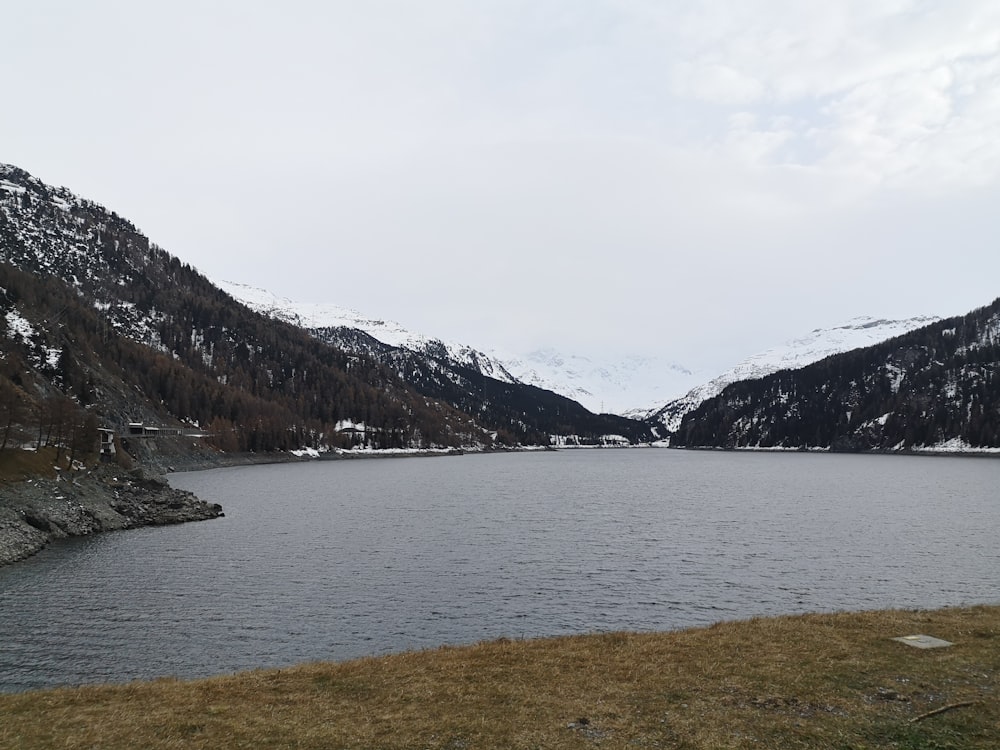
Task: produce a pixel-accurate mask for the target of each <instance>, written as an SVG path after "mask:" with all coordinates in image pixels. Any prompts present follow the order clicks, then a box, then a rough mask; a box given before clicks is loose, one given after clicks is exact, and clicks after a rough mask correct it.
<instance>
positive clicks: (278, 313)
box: [217, 281, 652, 443]
mask: <svg viewBox="0 0 1000 750" xmlns="http://www.w3.org/2000/svg"><path fill="white" fill-rule="evenodd" d="M217 283H218V285H219V287H220V288H222V289H224V290H226V291H227V292H228V293H229V294H231V295H232V296H233V297H234V298H235V299H237V300H239V301H241V302H243V303H244V304H245V305H247V306H248V307H249V308H250V309H252V310H255V311H257V312H260V313H262V314H264V315H268V316H270V317H272V318H275V319H277V320H282V321H287V322H289V323H292V324H294V325H296V326H299V327H300V328H302V329H303V330H306V331H308V332H309V333H310V334H311V335H312V336H314V337H315V338H317V339H319V340H320V341H323V342H325V343H328V344H330V345H332V346H335V347H337V348H338V349H341V350H343V351H346V352H351V353H354V354H359V355H363V356H366V357H370V358H373V359H375V360H377V361H379V362H381V363H382V364H383V365H385V366H386V367H387V368H388V369H390V370H391V371H392V372H394V373H396V374H397V375H398V376H399V377H400V378H401V379H402V380H403V381H404V382H406V383H407V384H409V385H410V386H411V387H412V388H414V389H415V390H416V391H418V392H419V393H421V394H423V395H425V396H428V397H431V398H434V399H439V400H441V401H444V402H445V403H448V404H450V405H451V406H453V407H454V408H456V409H459V410H462V411H464V412H466V413H469V414H473V415H476V418H477V420H479V421H480V422H482V423H485V424H490V425H494V426H496V429H498V430H499V431H500V434H502V435H503V436H504V437H505V439H506V440H511V439H513V437H514V436H515V435H517V436H520V437H521V439H522V440H523V439H524V438H526V437H529V436H530V438H531V439H532V440H533V441H534V442H545V441H546V439H547V436H551V435H558V436H562V437H568V436H573V437H574V440H573V441H572V442H576V441H577V440H579V441H582V442H585V443H587V442H589V443H594V442H599V441H600V440H601V439H602V437H603V436H607V435H615V436H623V437H625V438H627V439H628V440H629V441H631V442H642V441H648V440H649V439H651V438H652V433H651V432H650V430H649V428H648V426H646V425H644V424H643V423H641V422H639V421H637V420H633V419H627V418H624V417H619V416H616V415H611V414H594V413H593V412H591V411H589V410H588V409H586V408H585V407H584V406H582V405H581V404H580V403H578V402H577V401H576V400H574V399H572V398H570V397H567V396H565V395H564V394H563V393H559V392H555V391H554V390H552V389H547V388H544V387H539V386H537V385H534V384H532V383H526V382H523V381H522V380H521V379H519V378H517V377H515V376H513V375H512V374H511V372H510V370H509V369H508V367H507V363H506V362H504V361H503V360H501V359H500V358H498V357H497V356H496V355H494V354H487V353H485V352H482V351H480V350H477V349H475V348H473V347H471V346H468V345H464V344H458V343H454V342H446V341H443V340H441V339H438V338H432V337H430V336H426V335H423V334H418V333H414V332H413V331H410V330H408V329H406V328H404V327H403V326H401V325H400V324H398V323H395V322H392V321H388V320H384V319H381V318H372V317H369V316H365V315H362V314H361V313H359V312H357V311H355V310H350V309H348V308H344V307H338V306H336V305H330V304H309V303H296V302H292V301H291V300H288V299H285V298H282V297H278V296H276V295H274V294H272V293H270V292H267V291H265V290H262V289H257V288H254V287H250V286H246V285H243V284H237V283H234V282H229V281H222V282H217ZM560 442H563V441H560Z"/></svg>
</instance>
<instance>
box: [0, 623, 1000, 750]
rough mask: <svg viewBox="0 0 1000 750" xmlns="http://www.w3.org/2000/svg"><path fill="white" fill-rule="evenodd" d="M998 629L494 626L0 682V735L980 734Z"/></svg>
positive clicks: (38, 741)
mask: <svg viewBox="0 0 1000 750" xmlns="http://www.w3.org/2000/svg"><path fill="white" fill-rule="evenodd" d="M918 633H920V634H930V635H932V636H933V637H934V638H938V639H941V641H940V643H943V644H945V645H944V646H943V647H938V648H931V649H929V650H927V649H921V648H912V647H910V646H909V645H904V643H905V642H906V641H907V640H908V639H912V638H917V637H919V636H916V635H914V634H918ZM998 638H1000V605H996V604H985V605H966V606H961V607H945V608H941V609H932V610H921V609H914V610H893V609H887V610H869V611H862V612H834V613H825V614H823V613H820V614H803V615H785V616H776V617H766V618H750V619H746V620H737V621H724V622H719V623H716V624H714V625H710V626H706V627H699V628H689V629H683V630H675V631H661V632H650V633H638V632H625V631H620V632H603V633H587V634H578V635H567V636H556V637H549V638H533V639H526V640H510V639H506V638H501V639H497V640H491V641H483V642H480V643H476V644H470V645H466V646H440V647H437V648H431V649H426V650H420V651H409V652H401V653H396V654H389V655H385V656H372V657H365V658H361V659H356V660H351V661H345V662H322V661H320V662H309V663H304V664H299V665H296V666H292V667H285V668H281V669H266V670H250V671H244V672H237V673H233V674H220V675H217V676H214V677H208V678H201V679H196V680H178V679H171V678H161V679H157V680H151V681H139V682H130V683H126V684H103V685H84V686H75V687H74V686H67V687H61V688H48V689H43V690H32V691H26V692H15V693H0V711H2V712H3V713H4V715H5V719H7V720H6V721H5V722H4V723H3V725H0V745H4V746H7V745H10V746H15V745H16V746H18V747H23V748H26V749H30V748H39V749H40V748H48V747H56V746H59V747H70V746H72V747H83V746H87V747H98V746H99V747H104V748H109V749H115V748H131V747H137V746H143V747H149V748H157V747H162V748H168V747H169V748H176V747H182V746H183V747H196V748H206V749H207V748H220V747H236V746H240V747H263V746H267V747H292V746H295V747H313V748H319V747H324V748H325V747H330V748H348V747H384V748H393V749H396V748H398V749H399V750H403V749H404V748H410V747H428V748H439V749H440V750H448V749H451V750H454V748H467V747H510V748H524V749H525V750H527V749H528V748H535V747H549V748H565V749H566V750H570V749H571V748H580V747H584V746H588V747H589V746H595V745H600V746H602V747H609V748H630V747H653V746H655V747H681V746H683V747H685V748H691V750H695V749H696V748H699V749H700V748H706V749H707V748H711V750H719V749H720V748H732V750H736V749H737V748H745V747H748V746H750V745H753V746H760V747H869V748H873V750H874V748H885V749H886V750H888V749H889V748H900V747H907V748H916V747H927V748H929V747H942V748H943V747H984V748H985V747H995V746H996V738H997V735H996V728H997V726H1000V703H997V701H996V700H995V697H996V692H997V689H998V688H1000V684H998V678H997V675H1000V669H998V667H1000V662H998V654H1000V651H998V649H997V648H996V643H997V639H998ZM900 641H902V642H900Z"/></svg>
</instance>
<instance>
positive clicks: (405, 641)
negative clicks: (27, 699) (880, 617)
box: [0, 449, 1000, 691]
mask: <svg viewBox="0 0 1000 750" xmlns="http://www.w3.org/2000/svg"><path fill="white" fill-rule="evenodd" d="M998 478H1000V462H998V461H996V460H993V459H976V458H929V457H928V458H925V457H901V456H853V455H826V454H821V455H817V454H746V453H719V452H695V451H668V450H654V449H647V450H586V451H584V450H581V451H560V452H557V453H529V454H500V455H467V456H461V457H441V458H428V459H415V458H413V459H392V460H357V461H321V462H313V463H308V464H283V465H270V466H253V467H244V468H237V469H220V470H214V471H207V472H195V473H189V474H177V475H173V476H172V477H171V482H172V483H173V484H174V485H175V486H177V487H182V488H185V489H190V490H192V491H194V492H196V493H197V494H198V495H199V496H200V497H202V498H203V499H205V500H209V501H213V502H220V503H222V505H223V506H224V508H225V510H226V517H225V518H223V519H218V520H213V521H205V522H200V523H195V524H186V525H182V526H173V527H163V528H153V529H139V530H134V531H128V532H120V533H111V534H103V535H97V536H94V537H90V538H84V539H75V540H67V541H66V542H62V543H59V544H56V545H53V546H52V547H50V548H49V549H47V550H44V551H43V552H42V553H40V554H39V555H37V556H35V557H33V558H31V559H29V560H26V561H24V562H21V563H17V564H15V565H12V566H9V567H7V568H0V690H7V691H9V690H22V689H28V688H33V687H40V686H46V685H54V684H77V683H85V682H106V681H114V682H121V681H127V680H131V679H136V678H151V677H156V676H164V675H177V676H181V677H195V676H205V675H211V674H218V673H226V672H232V671H236V670H242V669H248V668H254V667H268V666H283V665H289V664H293V663H297V662H302V661H309V660H317V659H323V660H329V659H333V660H343V659H349V658H354V657H358V656H363V655H369V654H382V653H387V652H393V651H400V650H405V649H414V648H425V647H433V646H437V645H441V644H460V643H471V642H475V641H478V640H482V639H492V638H497V637H500V636H505V637H509V638H522V637H536V636H547V635H560V634H568V633H582V632H595V631H608V630H619V629H626V630H663V629H670V628H679V627H685V626H691V625H704V624H708V623H712V622H717V621H719V620H726V619H736V618H745V617H749V616H752V615H770V614H785V613H796V612H805V611H831V610H843V609H851V610H859V609H870V608H882V607H938V606H944V605H957V604H971V603H982V602H996V601H998V600H1000V593H998V587H997V582H998V581H1000V553H998V546H997V544H996V538H995V537H996V530H997V529H1000V502H998V499H997V493H996V487H997V486H998V482H997V480H998Z"/></svg>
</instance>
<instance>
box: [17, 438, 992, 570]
mask: <svg viewBox="0 0 1000 750" xmlns="http://www.w3.org/2000/svg"><path fill="white" fill-rule="evenodd" d="M133 447H134V448H138V449H139V450H137V451H136V452H137V453H140V454H141V455H140V456H138V457H137V458H138V465H139V468H135V469H131V470H126V469H124V468H122V467H118V466H112V465H110V464H102V465H99V466H97V467H94V468H93V469H91V470H89V471H86V472H79V473H74V472H63V473H61V474H60V475H59V476H57V477H56V478H55V479H49V478H39V477H36V478H32V479H25V480H22V481H18V482H9V483H7V484H4V485H0V487H2V492H0V567H3V566H6V565H10V564H12V563H15V562H18V561H20V560H24V559H26V558H28V557H30V556H32V555H34V554H36V553H37V552H39V551H40V550H42V549H44V548H45V547H46V546H47V545H48V544H49V543H50V542H51V541H52V540H54V539H60V538H65V537H70V536H87V535H90V534H95V533H100V532H102V531H120V530H124V529H132V528H140V527H143V526H160V525H166V524H176V523H186V522H189V521H202V520H209V519H212V518H219V517H222V516H224V515H225V513H224V511H223V508H222V507H221V506H220V505H219V504H217V503H212V502H208V501H204V500H201V499H200V498H198V497H197V496H195V495H194V494H193V493H190V492H187V491H185V490H178V489H175V488H173V487H171V486H170V484H169V482H168V480H167V478H166V475H167V474H180V473H187V472H191V471H206V470H209V469H220V468H232V467H240V466H255V465H265V464H279V463H281V464H283V463H306V462H312V461H352V460H372V459H387V458H438V457H452V456H463V455H470V454H477V455H478V454H489V453H534V452H555V451H560V450H569V451H575V450H606V449H613V450H623V449H627V448H628V449H636V448H638V449H648V448H665V449H667V450H678V451H686V450H690V451H718V452H729V453H780V454H798V453H806V454H810V455H815V454H817V453H823V454H834V453H837V451H831V450H829V449H811V450H809V449H806V450H803V449H776V448H716V447H686V446H685V447H681V446H677V447H674V446H667V445H663V444H656V443H643V444H639V445H630V446H559V447H552V446H540V447H527V448H505V449H490V450H483V449H475V448H418V449H412V450H406V449H393V450H385V451H380V450H364V451H335V452H324V453H320V452H317V451H301V452H299V451H294V452H288V453H272V454H257V453H228V454H227V453H218V452H215V451H213V450H210V449H207V448H205V447H204V446H202V445H199V444H192V443H191V442H190V441H189V440H186V439H184V438H159V439H157V441H156V443H153V442H152V441H144V442H143V443H142V444H140V445H136V446H133ZM857 454H862V455H871V456H921V457H922V456H929V457H934V458H956V457H958V458H998V457H1000V452H997V451H944V450H920V451H912V450H911V451H859V452H857V453H856V454H854V455H857Z"/></svg>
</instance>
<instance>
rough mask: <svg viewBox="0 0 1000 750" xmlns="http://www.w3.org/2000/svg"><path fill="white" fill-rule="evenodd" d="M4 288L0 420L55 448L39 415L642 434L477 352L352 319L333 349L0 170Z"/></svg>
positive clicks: (295, 430)
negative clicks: (443, 357)
mask: <svg viewBox="0 0 1000 750" xmlns="http://www.w3.org/2000/svg"><path fill="white" fill-rule="evenodd" d="M0 287H2V293H0V403H4V404H9V406H5V407H4V408H3V411H0V426H4V425H5V426H6V427H9V428H10V431H11V432H18V434H19V438H20V439H21V441H22V442H23V441H24V440H25V439H26V438H27V436H29V435H30V434H32V433H36V439H35V440H34V441H33V442H34V443H36V444H42V443H50V444H59V445H62V444H64V443H67V441H68V438H67V437H66V436H63V435H51V436H50V435H48V434H42V433H45V432H46V430H47V429H49V427H50V426H51V425H49V426H46V424H43V423H48V422H50V421H51V420H49V418H48V417H46V416H43V412H46V410H48V411H57V410H63V411H66V412H67V413H72V415H73V419H75V420H77V421H78V422H79V425H77V427H78V428H79V429H78V430H77V431H78V432H81V434H83V433H84V432H85V433H86V434H88V435H90V436H91V437H93V435H94V434H95V433H94V429H96V428H95V424H96V423H101V424H104V425H106V426H108V427H110V428H113V429H115V430H116V431H118V432H122V431H124V429H125V427H126V426H127V425H128V424H129V423H130V422H144V423H148V424H152V425H159V426H161V427H163V426H169V427H171V429H175V430H177V429H182V428H189V429H191V430H194V429H195V428H197V429H198V430H199V431H200V432H201V433H204V434H205V435H207V437H206V439H205V442H206V443H208V444H211V445H214V446H215V447H216V448H219V449H224V450H226V451H237V450H238V451H273V450H291V449H297V448H305V447H309V448H317V449H326V448H346V447H353V446H357V445H364V446H365V447H372V448H404V447H405V448H410V447H460V446H461V447H491V446H494V445H514V444H532V445H546V444H548V443H549V441H550V435H552V434H567V435H578V436H582V437H583V439H584V440H585V441H595V442H596V441H599V439H600V438H601V436H602V435H605V434H617V435H625V436H627V437H628V438H629V439H631V440H636V439H642V438H644V437H648V428H646V427H645V426H644V425H642V424H641V423H638V422H635V421H632V420H626V419H621V418H606V417H600V416H598V415H593V414H591V413H589V412H587V410H586V409H584V408H583V407H581V406H580V405H579V404H576V403H574V402H572V401H570V400H569V399H565V398H563V397H560V396H557V395H556V394H551V393H548V392H545V391H541V390H540V389H535V388H531V387H530V386H526V385H523V384H519V383H513V382H507V381H510V380H511V378H510V376H509V375H508V374H506V373H503V372H502V371H500V370H495V371H491V370H490V369H489V368H490V366H491V363H490V362H489V361H488V359H486V358H483V359H482V361H478V360H476V359H475V357H476V356H477V355H476V353H468V354H466V353H462V352H459V353H457V354H456V355H455V356H456V359H457V358H458V357H461V356H465V357H466V358H465V359H464V360H462V361H460V362H458V361H456V362H455V363H449V364H447V366H442V363H441V362H440V361H439V360H436V359H434V358H433V357H431V356H430V354H428V355H426V356H425V358H424V359H422V360H417V359H412V358H410V359H409V361H407V357H406V356H400V355H396V356H394V357H392V358H388V359H387V358H385V357H383V356H382V354H383V353H382V352H381V351H380V349H381V347H382V346H383V345H381V344H378V345H375V344H372V342H373V341H374V339H369V340H368V341H364V340H362V339H361V338H358V337H357V336H356V335H354V334H357V333H360V332H358V331H356V330H355V329H350V330H353V331H354V334H352V335H350V336H342V337H341V338H342V339H343V340H342V341H341V344H342V345H338V341H340V339H338V338H337V337H336V336H333V335H330V336H326V337H318V336H314V335H310V333H309V332H307V331H305V330H303V329H302V328H301V327H300V326H299V325H293V324H292V323H289V322H287V321H284V320H277V319H275V318H274V317H271V316H266V315H262V314H260V313H257V312H254V311H252V310H250V309H248V308H247V307H246V306H245V305H243V304H241V303H239V302H237V301H236V300H234V299H233V298H232V297H231V296H230V295H228V294H227V293H225V292H224V291H222V290H221V289H219V288H217V287H216V286H215V285H213V284H212V283H211V282H210V281H209V280H208V279H206V278H205V277H204V276H202V275H201V274H199V273H198V272H197V271H195V270H194V269H193V268H191V267H190V266H188V265H187V264H184V263H182V262H181V261H180V260H178V259H177V258H176V257H174V256H172V255H170V254H169V253H167V252H166V251H165V250H163V249H162V248H160V247H158V246H157V245H156V244H155V243H153V242H151V241H150V240H149V239H148V238H147V237H146V236H145V235H143V234H142V233H141V232H140V231H139V230H138V229H137V228H136V227H135V226H134V225H132V224H131V223H130V222H129V221H128V220H126V219H124V218H122V217H121V216H119V215H118V214H116V213H114V212H113V211H109V210H107V209H105V208H104V207H103V206H100V205H99V204H96V203H94V202H92V201H88V200H85V199H82V198H79V197H78V196H76V195H74V194H73V193H71V192H70V191H69V190H67V189H66V188H56V187H52V186H49V185H46V184H44V183H43V182H41V181H40V180H38V179H37V178H35V177H33V176H31V175H30V174H28V173H27V172H25V171H23V170H21V169H19V168H16V167H12V166H7V165H0ZM330 330H331V331H332V330H334V329H330ZM336 330H338V331H347V330H349V329H344V328H338V329H336ZM427 349H428V351H429V352H431V353H433V351H432V350H433V349H434V344H433V342H428V343H427ZM398 351H402V350H398ZM484 372H494V374H496V375H498V376H499V378H504V379H506V380H503V379H497V378H493V377H490V376H489V375H486V374H484ZM50 402H51V403H50ZM57 403H58V409H57ZM85 418H86V419H87V429H86V430H84V429H83V427H82V424H83V420H84V419H85ZM59 419H60V420H61V422H66V424H69V422H70V421H72V420H69V419H68V418H67V419H63V418H62V417H60V418H59ZM6 427H5V429H6ZM60 429H62V428H60ZM66 429H69V428H66ZM74 429H76V428H74ZM0 439H3V435H0ZM94 440H96V438H94ZM81 441H82V438H81ZM82 442H85V441H82Z"/></svg>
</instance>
